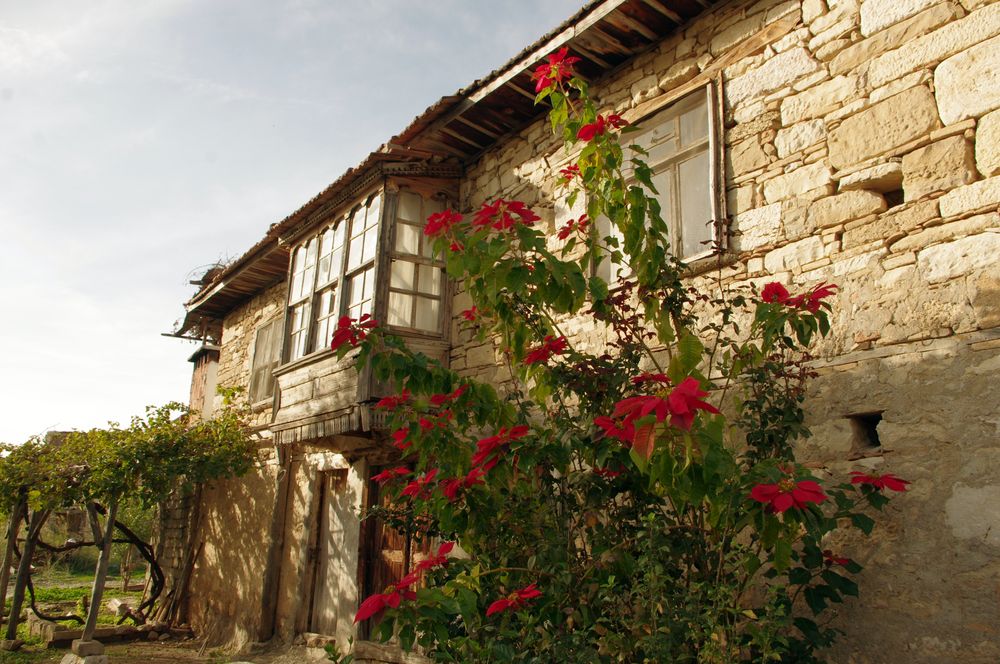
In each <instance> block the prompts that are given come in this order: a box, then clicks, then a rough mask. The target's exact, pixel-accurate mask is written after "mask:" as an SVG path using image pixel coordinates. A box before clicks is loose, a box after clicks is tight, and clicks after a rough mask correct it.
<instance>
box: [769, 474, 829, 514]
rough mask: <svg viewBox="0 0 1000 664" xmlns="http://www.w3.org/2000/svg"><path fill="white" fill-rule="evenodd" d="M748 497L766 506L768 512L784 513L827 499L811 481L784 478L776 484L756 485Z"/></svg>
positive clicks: (818, 486) (821, 490)
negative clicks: (791, 508) (790, 509)
mask: <svg viewBox="0 0 1000 664" xmlns="http://www.w3.org/2000/svg"><path fill="white" fill-rule="evenodd" d="M750 497H751V498H753V499H754V500H756V501H757V502H759V503H764V504H765V505H767V509H768V511H770V512H778V513H781V512H784V511H785V510H787V509H788V508H790V507H797V508H799V509H804V508H805V507H806V505H808V504H809V503H821V502H823V501H824V500H826V499H827V495H826V494H825V493H823V489H822V487H820V485H819V484H817V483H816V482H813V481H812V480H801V481H799V482H796V481H795V480H794V479H792V478H791V477H786V478H785V479H783V480H781V481H780V482H778V483H776V484H758V485H757V486H755V487H754V488H753V489H751V490H750Z"/></svg>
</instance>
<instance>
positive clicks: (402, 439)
mask: <svg viewBox="0 0 1000 664" xmlns="http://www.w3.org/2000/svg"><path fill="white" fill-rule="evenodd" d="M409 435H410V428H409V427H403V428H402V429H396V430H395V431H393V432H392V439H393V441H394V442H393V444H392V446H393V447H395V448H396V449H397V450H405V449H406V448H408V447H410V446H411V445H413V443H412V442H411V441H408V440H406V437H407V436H409Z"/></svg>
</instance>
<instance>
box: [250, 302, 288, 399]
mask: <svg viewBox="0 0 1000 664" xmlns="http://www.w3.org/2000/svg"><path fill="white" fill-rule="evenodd" d="M280 362H281V318H280V317H278V318H275V319H274V320H272V321H270V322H269V323H266V324H264V325H262V326H260V327H259V328H257V335H256V337H255V339H254V344H253V359H252V363H251V368H250V390H249V392H250V403H252V404H255V403H259V402H261V401H264V400H265V399H270V398H271V397H272V396H273V395H274V373H273V372H274V369H275V367H277V366H278V363H280Z"/></svg>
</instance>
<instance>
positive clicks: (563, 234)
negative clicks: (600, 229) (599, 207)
mask: <svg viewBox="0 0 1000 664" xmlns="http://www.w3.org/2000/svg"><path fill="white" fill-rule="evenodd" d="M589 225H590V219H588V218H587V215H583V216H581V217H580V218H579V219H570V220H569V221H568V222H566V225H565V226H563V227H562V228H560V229H559V232H558V233H557V234H556V235H557V236H558V237H559V239H560V240H565V239H566V238H568V237H569V236H570V235H572V234H573V233H580V234H581V235H582V234H584V233H586V232H587V226H589Z"/></svg>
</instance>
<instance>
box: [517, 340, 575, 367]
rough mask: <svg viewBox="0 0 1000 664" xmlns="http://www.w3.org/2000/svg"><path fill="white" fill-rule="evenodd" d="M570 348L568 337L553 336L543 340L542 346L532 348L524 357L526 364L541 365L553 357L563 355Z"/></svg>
mask: <svg viewBox="0 0 1000 664" xmlns="http://www.w3.org/2000/svg"><path fill="white" fill-rule="evenodd" d="M567 348H569V344H568V343H567V342H566V337H554V336H552V335H551V334H549V335H546V337H545V338H544V339H542V344H541V345H540V346H537V347H535V348H532V349H531V350H529V351H528V352H527V354H525V356H524V364H541V363H543V362H546V361H548V359H549V358H550V357H552V356H553V355H562V354H563V353H565V352H566V349H567Z"/></svg>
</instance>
